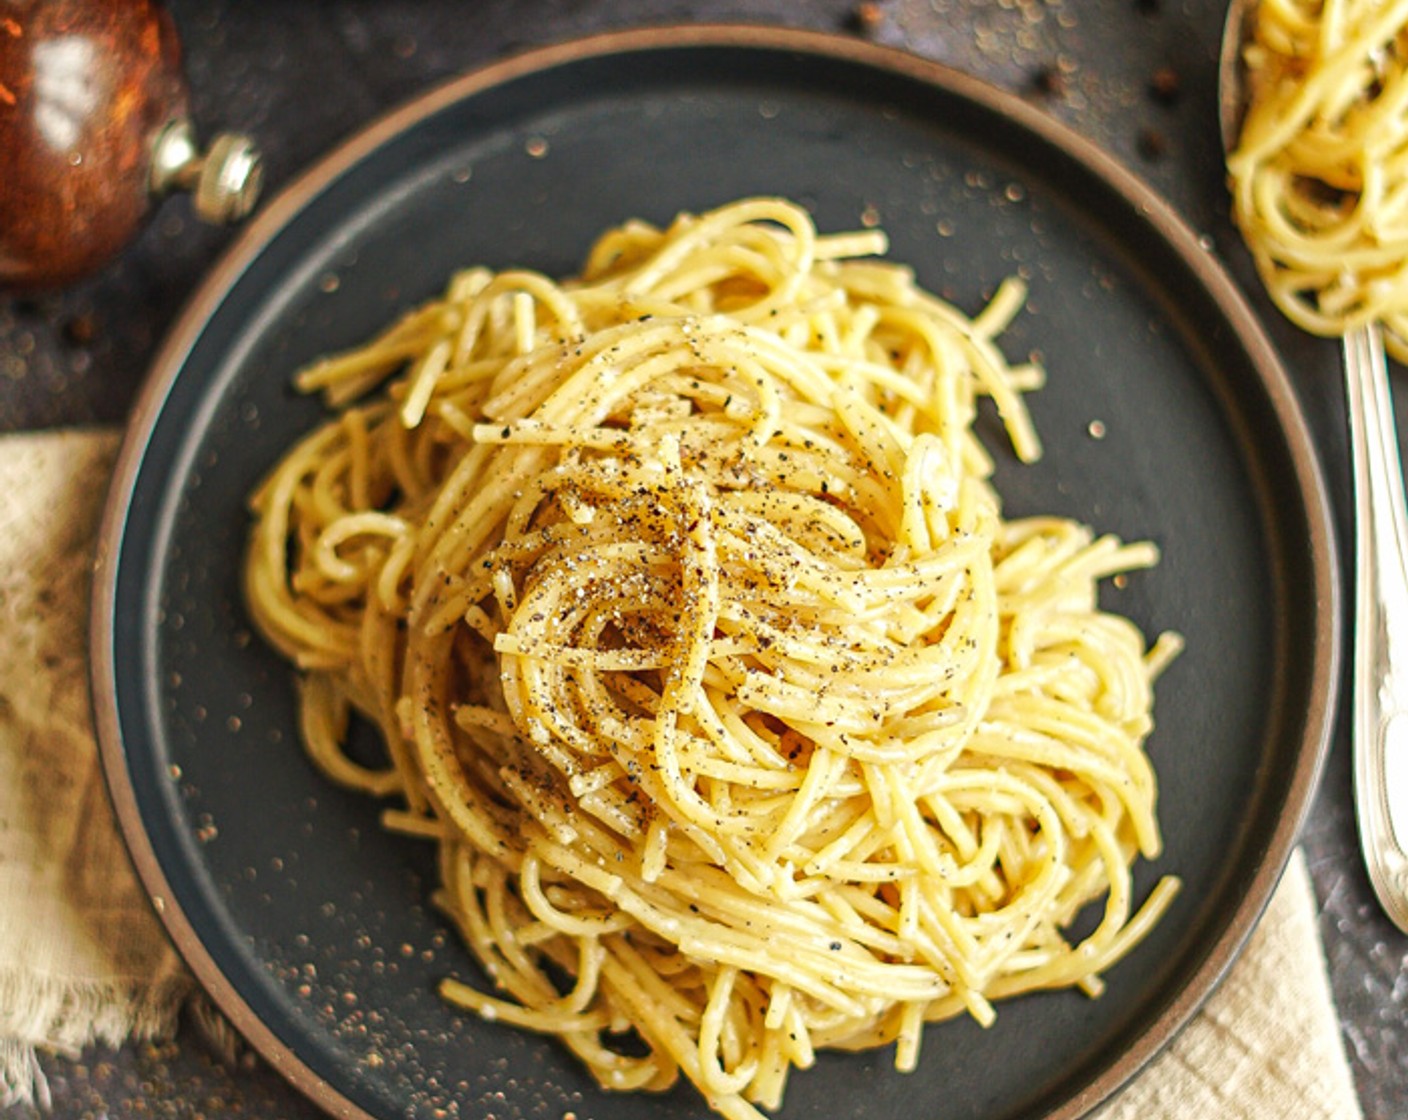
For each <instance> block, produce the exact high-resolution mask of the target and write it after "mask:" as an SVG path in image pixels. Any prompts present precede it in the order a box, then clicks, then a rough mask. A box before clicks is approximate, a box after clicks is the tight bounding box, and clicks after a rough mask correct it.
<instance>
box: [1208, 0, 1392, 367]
mask: <svg viewBox="0 0 1408 1120" xmlns="http://www.w3.org/2000/svg"><path fill="white" fill-rule="evenodd" d="M1246 22H1247V27H1246V31H1247V33H1248V44H1247V46H1246V48H1245V49H1244V51H1243V57H1242V60H1241V61H1242V63H1243V69H1244V70H1245V76H1246V85H1247V89H1248V92H1249V94H1250V99H1249V103H1248V105H1247V111H1246V117H1245V120H1244V121H1243V122H1242V123H1241V128H1240V134H1239V136H1238V138H1237V142H1236V146H1235V148H1234V149H1233V150H1232V151H1231V152H1229V154H1228V157H1227V170H1228V180H1229V187H1230V190H1231V195H1232V203H1233V216H1234V218H1235V219H1236V222H1237V225H1238V226H1239V227H1240V229H1241V231H1242V233H1243V235H1244V237H1245V239H1246V241H1247V245H1248V248H1250V249H1251V252H1252V256H1253V258H1254V259H1255V261H1256V265H1257V269H1258V271H1259V272H1260V274H1261V277H1262V280H1263V281H1264V282H1265V284H1266V288H1267V291H1268V292H1269V294H1270V295H1271V298H1272V300H1273V301H1274V302H1275V303H1276V306H1277V307H1278V308H1279V309H1280V310H1281V311H1282V312H1283V313H1284V314H1285V315H1286V316H1287V317H1288V318H1289V319H1290V320H1291V321H1292V322H1293V323H1295V324H1297V325H1298V326H1300V327H1301V328H1303V329H1304V330H1307V331H1309V332H1311V333H1312V334H1317V335H1320V336H1322V337H1330V338H1334V337H1339V336H1341V335H1343V334H1345V333H1346V332H1348V331H1351V330H1355V329H1358V328H1362V327H1366V326H1369V325H1371V324H1374V323H1378V324H1379V325H1380V326H1381V327H1382V328H1383V332H1384V344H1385V346H1386V347H1387V349H1388V352H1389V353H1390V354H1391V355H1392V356H1393V357H1394V358H1396V359H1397V360H1398V361H1400V362H1408V145H1405V144H1404V134H1405V127H1408V2H1405V0H1393V2H1391V3H1381V2H1380V0H1257V2H1255V3H1252V4H1251V5H1250V9H1249V15H1248V16H1247V21H1246Z"/></svg>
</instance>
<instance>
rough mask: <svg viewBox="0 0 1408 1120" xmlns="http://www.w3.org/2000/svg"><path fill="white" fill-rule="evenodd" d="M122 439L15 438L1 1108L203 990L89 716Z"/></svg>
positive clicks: (1, 481) (0, 904)
mask: <svg viewBox="0 0 1408 1120" xmlns="http://www.w3.org/2000/svg"><path fill="white" fill-rule="evenodd" d="M116 447H117V436H116V435H115V434H114V433H110V432H103V433H93V432H82V433H77V432H73V433H58V434H43V435H16V436H5V437H3V438H0V1105H4V1104H5V1103H7V1102H10V1101H14V1100H27V1099H30V1098H31V1097H33V1096H34V1095H36V1093H37V1094H38V1096H39V1097H40V1099H41V1100H42V1099H43V1095H44V1093H43V1090H44V1080H43V1076H42V1074H40V1073H39V1067H38V1066H37V1065H36V1064H35V1061H34V1047H36V1046H41V1047H45V1048H48V1049H53V1050H60V1051H69V1052H72V1051H76V1050H78V1049H79V1048H81V1047H83V1046H86V1045H88V1044H90V1043H93V1042H106V1043H110V1044H113V1045H117V1044H119V1043H121V1042H122V1041H123V1040H124V1039H126V1038H129V1037H134V1036H151V1035H153V1034H154V1033H157V1032H164V1031H167V1030H169V1029H170V1028H171V1024H172V1020H173V1018H174V1016H175V1012H176V1009H177V1007H178V1006H179V1004H180V1001H181V998H182V996H183V995H184V994H185V992H186V991H188V990H189V987H190V981H189V980H188V979H187V978H186V976H185V973H184V971H183V970H182V969H181V967H180V965H179V962H178V961H177V958H176V954H175V953H174V952H173V951H172V950H171V949H170V948H169V947H168V945H167V943H166V940H165V938H164V937H163V936H162V931H161V928H160V925H159V923H158V922H157V920H156V918H155V916H154V915H153V914H152V912H151V908H150V906H149V905H148V903H147V899H146V896H145V895H144V894H143V892H142V891H141V889H140V887H139V886H138V884H137V880H136V877H135V875H134V874H133V872H132V869H131V865H130V863H129V861H128V857H127V852H126V849H125V848H124V847H123V845H122V841H121V839H120V838H119V836H118V834H117V829H116V827H115V825H114V823H113V819H112V813H111V810H110V808H109V805H108V801H107V794H106V792H105V790H104V789H103V779H102V774H101V772H100V770H99V767H98V761H97V753H96V748H95V746H94V743H93V733H92V721H91V718H90V712H89V703H88V676H87V657H86V651H87V629H88V615H87V611H88V585H89V575H90V571H89V569H90V561H91V555H92V545H93V534H94V530H95V528H96V525H97V520H98V515H99V511H100V509H101V506H102V501H103V494H104V491H105V490H106V488H107V479H108V474H109V469H110V467H111V463H112V456H113V452H114V451H115V449H116Z"/></svg>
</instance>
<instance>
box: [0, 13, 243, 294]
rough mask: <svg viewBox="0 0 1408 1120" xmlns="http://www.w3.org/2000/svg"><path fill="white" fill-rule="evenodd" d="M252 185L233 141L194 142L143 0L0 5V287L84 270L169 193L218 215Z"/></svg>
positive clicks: (176, 54) (239, 210)
mask: <svg viewBox="0 0 1408 1120" xmlns="http://www.w3.org/2000/svg"><path fill="white" fill-rule="evenodd" d="M260 183H261V175H260V164H259V155H258V152H257V151H256V150H255V148H254V145H253V144H252V143H251V142H250V141H249V140H248V139H247V138H245V137H243V136H238V135H234V134H229V133H226V134H222V135H220V136H217V137H216V138H215V139H214V140H213V141H212V142H211V144H210V145H209V147H208V148H206V149H204V150H202V149H201V148H200V147H199V146H198V145H197V143H196V138H195V131H194V129H193V128H192V125H191V119H190V112H189V104H188V98H187V91H186V85H185V80H184V78H183V76H182V73H181V59H180V44H179V42H178V40H177V35H176V29H175V26H174V24H173V23H172V21H171V18H170V16H169V14H168V13H167V12H166V11H165V10H163V9H162V8H161V6H160V5H159V4H157V3H155V2H154V0H0V288H5V289H35V288H49V287H55V286H58V285H62V284H65V283H67V282H69V281H71V280H75V279H77V278H78V277H81V276H83V275H85V274H87V273H89V272H92V271H93V270H95V269H97V268H98V267H100V266H101V265H103V264H104V263H105V262H107V261H108V260H110V259H111V258H112V257H113V256H115V255H116V254H117V253H118V252H119V251H121V249H122V248H123V246H125V245H126V244H127V243H128V242H129V241H131V240H132V238H133V237H134V236H135V235H136V234H137V232H138V230H139V229H140V228H141V227H142V224H143V222H144V221H145V219H146V218H147V216H148V215H149V214H150V212H151V210H152V208H153V206H154V204H155V202H156V200H158V199H159V198H160V197H161V196H162V195H164V194H166V193H168V192H169V191H172V190H189V191H191V192H192V202H193V204H194V206H195V210H196V212H197V213H198V214H199V215H200V216H201V217H202V218H204V219H206V220H208V221H212V222H228V221H234V220H237V219H239V218H242V217H244V216H245V215H246V214H248V213H249V211H250V209H251V208H252V207H253V205H254V202H255V199H256V197H257V196H258V193H259V188H260Z"/></svg>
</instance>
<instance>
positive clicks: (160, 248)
mask: <svg viewBox="0 0 1408 1120" xmlns="http://www.w3.org/2000/svg"><path fill="white" fill-rule="evenodd" d="M171 7H172V10H173V12H174V14H175V17H176V20H177V23H178V26H179V28H180V31H181V34H182V37H183V40H184V44H185V50H186V60H187V67H186V68H187V73H188V76H189V79H190V82H191V86H192V99H193V104H194V107H195V112H196V116H197V120H198V123H199V124H200V126H201V128H202V130H203V131H205V132H211V131H214V130H215V129H217V128H237V129H241V130H244V131H248V132H251V133H253V134H254V135H255V136H256V137H257V138H258V140H259V142H260V144H261V146H262V148H263V151H264V153H265V157H266V161H267V174H268V179H269V184H270V188H271V189H274V190H276V189H277V188H278V187H279V186H280V185H281V184H283V183H285V182H287V181H288V180H289V179H290V178H291V177H292V176H294V175H295V174H296V173H297V172H298V171H299V170H300V169H301V168H302V167H303V166H305V165H306V164H307V163H308V162H309V161H310V160H312V159H313V158H315V157H316V156H318V155H320V154H321V153H323V152H324V151H326V150H327V149H328V148H329V147H330V146H331V145H333V144H334V143H336V142H337V141H339V140H341V139H343V138H344V137H346V136H347V135H349V134H350V133H351V132H353V131H355V130H356V129H357V128H358V127H359V126H360V125H361V124H363V123H364V122H366V121H367V120H369V119H371V118H372V117H374V116H376V115H377V114H379V113H381V112H382V111H384V110H386V109H389V108H391V107H392V106H394V105H396V104H397V103H398V102H400V101H402V100H404V99H405V98H407V97H410V96H412V95H414V94H416V93H419V92H421V91H423V90H425V89H426V88H428V87H429V86H431V85H432V84H434V83H435V82H437V81H439V80H441V79H444V78H447V77H449V76H451V75H454V74H456V73H459V72H460V71H463V70H465V69H467V68H470V67H473V66H475V65H477V64H480V63H483V62H486V61H489V60H492V59H495V58H499V57H502V56H503V55H504V54H506V53H509V52H512V51H516V50H521V49H523V48H525V47H529V46H534V45H538V44H542V43H547V42H553V41H557V40H561V39H566V38H571V37H574V36H578V35H582V34H587V33H591V32H595V31H601V30H607V29H610V28H616V27H624V26H636V25H642V24H662V23H675V22H687V21H747V22H767V23H776V24H786V25H792V26H805V27H811V28H816V29H822V30H832V31H838V32H842V33H846V34H863V35H867V36H869V37H871V38H874V39H875V40H877V41H879V42H882V43H886V44H889V45H893V46H900V47H904V48H906V49H909V50H911V51H913V52H915V53H917V54H920V55H922V56H925V57H928V58H932V59H936V60H938V61H942V62H945V63H948V64H950V65H952V66H954V67H956V68H958V69H961V70H964V71H967V72H969V73H972V74H976V75H978V76H980V77H983V78H986V79H988V80H990V81H992V82H994V83H996V84H998V85H1001V86H1004V87H1007V88H1009V89H1012V90H1016V91H1019V92H1021V93H1022V94H1023V95H1024V96H1026V97H1028V98H1030V99H1031V100H1032V101H1033V102H1034V103H1037V104H1039V105H1041V106H1042V107H1043V108H1044V109H1045V110H1046V111H1048V112H1050V113H1051V114H1052V115H1053V116H1055V117H1057V118H1059V119H1060V120H1062V121H1063V122H1065V123H1067V124H1069V125H1071V126H1072V127H1074V128H1075V129H1077V130H1078V131H1080V132H1082V133H1084V134H1086V135H1087V136H1089V137H1091V138H1093V139H1094V140H1096V141H1097V142H1099V143H1100V144H1102V145H1103V146H1104V147H1105V148H1106V149H1107V150H1109V151H1110V152H1112V153H1113V154H1114V155H1115V156H1116V157H1118V158H1119V159H1120V160H1121V161H1123V162H1124V163H1125V164H1126V165H1127V166H1129V167H1131V168H1133V169H1135V170H1136V171H1138V172H1139V173H1140V174H1142V175H1143V176H1144V177H1145V178H1146V179H1148V180H1149V181H1150V182H1151V183H1152V184H1153V185H1154V186H1155V187H1156V188H1157V189H1158V190H1160V191H1161V192H1162V193H1163V194H1164V195H1166V196H1167V197H1168V198H1169V199H1170V200H1171V201H1172V202H1173V204H1174V205H1175V206H1176V207H1177V208H1178V209H1179V210H1180V211H1181V212H1182V213H1183V215H1184V216H1185V218H1186V219H1187V220H1188V221H1189V222H1190V223H1191V225H1192V226H1193V227H1194V228H1195V229H1197V230H1198V231H1199V232H1201V233H1203V234H1205V235H1206V237H1207V238H1209V239H1210V243H1211V244H1212V245H1213V246H1214V248H1215V249H1216V250H1217V251H1218V252H1219V253H1220V255H1221V256H1222V257H1223V258H1224V260H1225V261H1226V262H1227V263H1228V265H1229V267H1230V268H1231V269H1232V271H1233V273H1234V275H1235V276H1236V277H1237V278H1238V279H1239V280H1240V281H1241V282H1242V283H1243V285H1244V286H1245V287H1246V289H1247V291H1248V292H1249V293H1251V294H1252V298H1253V301H1254V303H1255V305H1256V306H1257V308H1258V309H1259V310H1260V311H1262V312H1263V314H1264V317H1265V319H1266V321H1267V324H1268V326H1269V329H1270V331H1271V333H1272V336H1273V338H1274V340H1275V341H1276V343H1277V345H1278V346H1279V347H1280V348H1281V351H1282V353H1283V355H1284V357H1285V360H1286V363H1287V365H1288V367H1289V368H1290V371H1291V374H1292V377H1293V379H1294V381H1295V384H1296V387H1297V389H1298V390H1299V392H1300V394H1301V399H1302V402H1303V404H1304V406H1305V409H1306V412H1307V414H1308V416H1309V418H1310V422H1311V425H1312V427H1313V429H1314V433H1315V436H1316V439H1317V443H1318V445H1319V447H1320V450H1321V453H1322V456H1323V462H1324V466H1325V471H1326V476H1327V479H1328V483H1329V487H1330V492H1331V497H1332V500H1333V502H1334V505H1335V510H1334V513H1335V518H1336V525H1337V528H1338V531H1339V533H1340V536H1341V539H1342V540H1348V539H1349V536H1348V533H1349V528H1350V521H1349V511H1350V502H1349V477H1348V465H1347V437H1346V432H1345V420H1344V407H1343V403H1342V393H1341V388H1340V381H1339V357H1338V351H1337V349H1336V347H1334V346H1333V345H1331V344H1329V343H1325V342H1319V341H1315V340H1311V339H1309V338H1307V337H1305V336H1303V335H1301V334H1299V333H1298V332H1296V331H1295V330H1294V329H1292V328H1290V327H1289V326H1288V325H1286V324H1285V323H1283V322H1281V321H1280V320H1279V319H1278V318H1277V317H1276V316H1275V314H1274V312H1273V311H1272V310H1271V308H1270V305H1269V303H1268V301H1266V300H1265V299H1264V298H1263V297H1262V296H1261V295H1260V292H1259V290H1258V289H1257V286H1256V281H1255V277H1254V276H1253V274H1252V271H1251V267H1250V262H1249V260H1248V259H1247V256H1246V254H1245V253H1244V252H1243V250H1242V248H1241V245H1240V243H1239V242H1238V240H1237V237H1236V234H1235V232H1234V231H1233V230H1232V228H1231V226H1230V224H1229V222H1228V218H1227V206H1226V200H1225V192H1224V189H1223V179H1222V169H1221V162H1220V149H1219V143H1218V137H1217V126H1216V120H1217V116H1216V77H1217V47H1218V38H1219V35H1220V32H1221V27H1222V22H1223V14H1224V6H1223V4H1222V3H1220V2H1219V0H1181V2H1180V0H1102V2H1100V3H1094V4H1092V3H1089V2H1079V0H1044V2H1043V0H882V2H880V3H878V4H872V5H868V6H867V8H868V9H869V10H870V12H871V13H872V14H873V15H874V17H875V18H873V19H871V20H862V19H858V18H857V16H856V7H855V5H853V4H851V3H849V2H837V0H812V2H809V3H806V4H797V3H794V2H791V0H769V2H761V0H759V2H752V3H745V2H741V0H738V2H732V3H726V2H686V0H614V2H608V0H560V2H551V0H479V2H477V3H473V4H466V3H462V2H461V3H457V2H455V0H324V2H318V3H314V2H313V0H291V2H275V0H242V2H236V0H227V2H217V0H173V2H172V4H171ZM230 236H231V235H230V233H228V232H226V231H217V230H211V229H208V228H205V227H201V226H199V225H197V224H196V223H195V222H194V220H193V219H192V218H191V216H190V211H189V207H188V205H187V203H186V202H185V201H184V200H173V201H170V202H168V203H166V204H165V205H163V206H162V207H161V209H160V210H159V211H158V212H157V213H156V215H155V216H154V218H153V220H152V221H151V222H150V224H149V225H148V227H147V228H146V230H145V232H144V233H143V235H142V236H141V238H140V239H139V241H138V242H137V243H136V244H135V245H133V247H132V248H131V250H130V251H129V252H128V253H127V254H126V255H125V256H124V257H123V258H122V259H121V260H120V261H118V262H117V263H116V264H114V265H113V266H111V267H109V268H108V269H107V270H105V271H104V272H103V273H102V274H100V275H98V276H96V277H94V278H92V279H90V280H88V281H85V282H83V283H81V284H79V285H77V286H75V287H73V288H71V289H69V290H68V291H65V292H63V293H60V294H52V295H46V296H42V297H35V298H24V299H14V298H11V299H4V298H0V430H18V429H26V428H43V427H53V426H59V425H67V424H74V423H92V422H105V423H113V422H118V421H120V420H121V419H122V418H123V416H124V415H125V413H126V410H127V408H128V407H129V405H130V402H131V400H132V398H133V396H134V394H135V392H136V390H137V387H138V385H139V383H140V381H141V378H142V376H143V374H144V371H145V369H146V367H147V364H148V362H149V360H150V358H151V355H152V352H153V348H154V347H155V346H156V344H157V343H158V341H159V340H160V338H161V336H162V334H163V332H164V330H165V329H166V327H167V326H168V325H169V324H170V322H171V321H172V320H173V319H174V318H175V316H176V315H177V313H178V311H179V309H180V307H181V304H182V301H183V300H184V299H185V297H186V296H187V295H188V293H189V292H190V291H191V290H192V289H193V288H194V287H195V286H196V285H197V283H198V282H199V280H200V278H201V276H202V274H203V272H204V271H205V270H206V269H207V268H208V267H209V265H210V263H211V262H212V260H213V259H214V258H215V257H216V255H217V254H218V253H219V251H220V249H221V248H222V246H223V245H224V244H225V243H226V241H227V240H228V238H229V237H230ZM1393 377H1394V388H1395V390H1396V391H1397V393H1398V395H1399V397H1400V399H1401V400H1402V401H1403V402H1405V403H1404V404H1402V405H1400V408H1399V415H1400V432H1401V433H1402V434H1405V435H1408V423H1405V419H1408V378H1405V376H1404V373H1403V371H1402V370H1401V369H1395V370H1394V373H1393ZM1345 576H1346V581H1347V583H1346V586H1348V579H1349V576H1350V573H1349V571H1348V569H1347V568H1346V572H1345ZM1341 723H1343V720H1341ZM1304 844H1305V848H1306V851H1307V853H1308V855H1309V859H1310V868H1311V872H1312V875H1313V877H1314V881H1315V887H1316V894H1317V899H1318V901H1319V904H1320V907H1321V918H1320V924H1321V931H1322V934H1323V936H1324V940H1325V949H1326V955H1327V958H1328V964H1329V969H1330V977H1331V981H1332V984H1333V988H1334V992H1335V997H1336V1000H1337V1003H1338V1006H1339V1009H1340V1014H1341V1019H1342V1023H1343V1030H1344V1038H1345V1044H1346V1050H1347V1052H1348V1055H1349V1059H1350V1062H1351V1065H1352V1068H1353V1072H1354V1076H1355V1079H1356V1082H1357V1084H1358V1088H1359V1092H1360V1096H1361V1099H1362V1104H1363V1109H1364V1115H1365V1116H1366V1118H1368V1120H1398V1118H1401V1117H1404V1116H1408V937H1405V936H1404V935H1402V934H1400V933H1398V932H1397V931H1396V930H1395V929H1394V928H1393V927H1392V926H1391V925H1390V924H1389V923H1388V921H1387V920H1386V919H1385V918H1384V917H1382V915H1380V914H1379V912H1378V910H1377V908H1376V906H1375V904H1374V902H1373V897H1372V894H1371V892H1370V888H1369V885H1368V881H1367V878H1366V876H1365V874H1364V872H1363V870H1362V868H1361V867H1360V864H1359V860H1358V841H1357V838H1356V834H1355V829H1354V821H1353V811H1352V807H1351V798H1350V778H1349V752H1348V742H1347V737H1346V735H1345V733H1344V731H1343V730H1341V732H1340V733H1339V734H1338V735H1337V736H1336V740H1335V745H1334V749H1333V752H1332V755H1331V757H1330V760H1329V764H1328V767H1327V769H1326V773H1325V776H1324V780H1323V785H1322V787H1321V791H1320V794H1319V797H1318V799H1317V802H1316V805H1315V808H1314V810H1313V813H1312V816H1311V819H1310V821H1309V823H1308V826H1307V828H1306V832H1305V835H1304ZM221 1051H222V1047H221V1046H219V1045H217V1044H215V1043H212V1041H211V1040H210V1039H209V1038H208V1035H207V1032H205V1031H203V1030H202V1029H201V1028H200V1026H199V1025H198V1024H197V1023H196V1022H195V1021H194V1020H192V1021H188V1022H186V1023H185V1024H184V1025H183V1027H182V1030H181V1032H180V1034H179V1036H178V1037H177V1039H176V1040H175V1041H173V1042H172V1043H169V1044H162V1045H151V1046H132V1047H128V1048H125V1049H123V1050H121V1051H118V1052H116V1053H109V1052H101V1053H88V1054H84V1055H82V1056H80V1057H79V1058H77V1059H73V1060H71V1059H65V1058H46V1059H45V1060H44V1063H43V1064H44V1070H45V1072H46V1074H47V1077H48V1081H49V1095H50V1098H51V1102H50V1110H49V1112H48V1113H47V1115H49V1116H52V1117H56V1118H58V1120H79V1118H84V1120H87V1118H93V1120H97V1118H99V1117H107V1118H110V1120H118V1118H131V1117H171V1118H189V1120H195V1118H198V1117H204V1118H207V1120H225V1118H231V1117H237V1116H250V1117H260V1118H275V1117H313V1116H315V1115H317V1113H316V1111H315V1110H314V1109H313V1108H312V1107H311V1106H310V1105H308V1104H306V1103H305V1102H304V1101H303V1100H302V1099H301V1098H299V1097H298V1096H297V1095H296V1094H295V1093H293V1092H292V1091H291V1090H289V1089H288V1088H286V1087H285V1086H284V1084H283V1083H282V1081H281V1079H280V1078H279V1076H278V1075H277V1074H276V1073H274V1072H272V1071H270V1070H268V1069H266V1068H263V1067H261V1066H259V1065H258V1064H256V1063H253V1062H250V1061H240V1060H236V1061H235V1062H233V1063H230V1062H228V1061H225V1060H222V1059H221V1058H220V1057H219V1056H218V1055H219V1054H220V1053H221ZM13 1115H15V1116H16V1117H17V1120H37V1118H38V1117H39V1116H40V1115H42V1114H41V1113H40V1112H39V1111H38V1110H37V1109H30V1108H19V1109H16V1110H14V1112H13ZM554 1120H555V1118H554Z"/></svg>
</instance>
